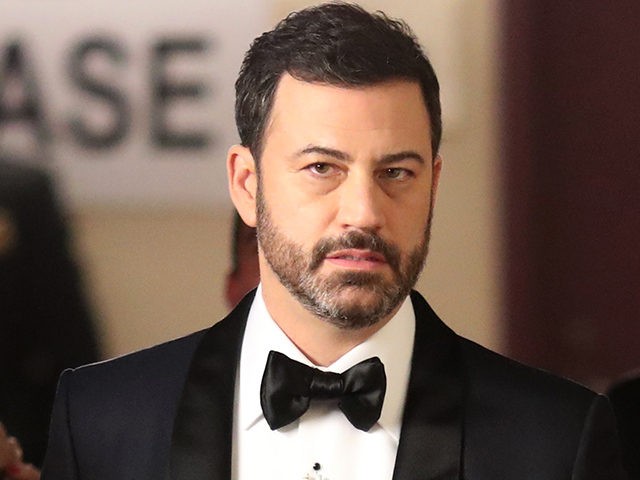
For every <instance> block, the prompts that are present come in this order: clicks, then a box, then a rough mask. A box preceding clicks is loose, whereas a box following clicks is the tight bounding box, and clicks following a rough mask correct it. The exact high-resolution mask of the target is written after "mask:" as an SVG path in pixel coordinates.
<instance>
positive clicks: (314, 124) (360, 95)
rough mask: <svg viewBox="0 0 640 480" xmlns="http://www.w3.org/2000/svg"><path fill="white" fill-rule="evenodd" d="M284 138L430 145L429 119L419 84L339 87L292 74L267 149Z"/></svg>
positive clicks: (281, 87) (279, 97) (279, 95)
mask: <svg viewBox="0 0 640 480" xmlns="http://www.w3.org/2000/svg"><path fill="white" fill-rule="evenodd" d="M282 134H285V135H286V136H287V138H289V139H290V140H292V141H299V142H305V141H308V142H312V143H316V142H320V143H324V142H326V141H329V143H332V141H334V140H336V138H326V139H325V138H322V137H323V135H326V136H327V137H332V136H333V137H341V140H347V139H352V140H353V141H357V140H359V139H361V140H365V139H366V137H367V136H369V138H370V137H371V135H375V136H377V135H378V134H379V135H380V141H387V142H388V141H393V140H394V139H395V140H396V141H397V142H399V143H402V142H404V141H406V140H408V139H411V141H412V142H415V141H424V143H425V144H427V143H429V144H430V137H431V135H430V120H429V114H428V111H427V108H426V105H425V102H424V97H423V95H422V90H421V88H420V85H419V83H418V82H417V81H410V80H404V79H394V80H389V81H385V82H381V83H376V84H373V85H366V86H336V85H327V84H322V83H311V82H305V81H301V80H297V79H295V78H294V77H292V76H291V75H289V74H284V75H283V76H282V78H281V79H280V81H279V83H278V87H277V89H276V93H275V97H274V102H273V107H272V111H271V115H270V119H269V123H268V125H267V128H266V131H265V143H267V144H268V143H269V140H270V138H271V137H273V136H278V135H282ZM362 136H364V137H362ZM421 143H422V142H421ZM429 148H430V147H429Z"/></svg>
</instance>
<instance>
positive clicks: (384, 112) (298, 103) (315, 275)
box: [257, 75, 440, 329]
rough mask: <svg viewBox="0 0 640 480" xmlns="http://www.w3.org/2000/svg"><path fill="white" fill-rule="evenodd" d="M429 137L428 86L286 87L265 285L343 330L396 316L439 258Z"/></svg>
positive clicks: (279, 95) (271, 187)
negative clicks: (431, 257)
mask: <svg viewBox="0 0 640 480" xmlns="http://www.w3.org/2000/svg"><path fill="white" fill-rule="evenodd" d="M429 132H430V128H429V116H428V113H427V110H426V107H425V106H424V101H423V97H422V93H421V91H420V87H419V85H418V84H417V83H414V82H409V81H400V80H398V81H393V82H386V83H382V84H378V85H374V86H367V87H361V88H343V87H335V86H328V85H321V84H313V83H308V82H302V81H298V80H295V79H294V78H293V77H291V76H289V75H284V76H283V78H282V79H281V81H280V84H279V86H278V89H277V91H276V96H275V101H274V105H273V110H272V114H271V118H270V122H269V125H268V126H267V129H266V132H265V141H264V150H263V154H262V157H261V160H260V162H261V167H260V177H259V180H258V192H257V223H258V241H259V244H260V249H261V255H262V256H263V257H264V260H265V261H266V263H267V264H268V266H269V268H268V269H266V270H267V271H266V272H262V281H263V282H265V283H268V282H279V283H280V284H281V285H282V286H284V287H285V288H286V289H287V290H288V291H289V293H290V294H291V295H292V296H293V297H294V298H296V299H297V300H298V301H299V302H300V303H301V304H302V305H303V306H305V308H306V309H307V310H309V311H311V312H312V313H313V314H315V315H317V316H318V317H320V318H323V319H325V320H327V321H329V322H331V323H333V324H334V325H336V326H338V327H340V328H350V329H356V328H362V327H367V326H370V325H373V324H375V323H377V322H378V321H380V320H381V319H384V318H388V317H389V316H390V315H391V314H392V313H394V312H395V310H396V309H397V307H398V306H399V305H400V303H401V302H402V300H403V299H404V298H405V297H406V295H407V294H408V293H409V291H410V289H411V288H412V287H413V285H414V284H415V282H416V280H417V278H418V275H419V274H420V271H421V270H422V266H423V263H424V259H425V257H426V253H427V248H428V240H429V228H430V219H431V211H432V202H433V196H434V186H435V184H436V183H437V177H438V174H439V171H440V160H439V158H438V159H437V160H436V161H435V162H432V152H431V139H430V133H429Z"/></svg>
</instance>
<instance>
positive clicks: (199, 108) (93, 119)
mask: <svg viewBox="0 0 640 480" xmlns="http://www.w3.org/2000/svg"><path fill="white" fill-rule="evenodd" d="M265 3H266V2H264V1H261V0H241V1H239V0H153V1H152V0H148V1H142V0H140V1H131V0H56V1H51V0H2V1H1V2H0V153H2V154H5V155H10V156H20V157H25V156H26V157H37V158H38V161H39V162H41V163H43V164H46V165H50V166H51V167H52V168H53V169H55V170H56V171H57V173H58V177H59V179H60V180H61V181H62V183H63V184H64V187H65V189H64V190H65V192H66V193H67V195H68V197H69V200H70V201H71V204H72V205H76V206H78V205H87V204H99V205H100V204H102V205H104V204H107V205H114V204H126V205H131V204H134V205H137V204H139V205H145V206H149V205H151V206H156V205H157V206H166V205H183V206H184V205H213V204H214V203H226V202H228V200H227V198H228V194H227V187H226V176H225V168H224V164H225V157H226V151H227V148H228V146H229V145H230V144H232V143H235V142H236V141H237V133H236V130H235V122H234V117H233V103H234V85H233V84H234V81H235V78H236V76H237V73H238V69H239V66H240V62H241V61H242V57H243V55H244V52H245V51H246V50H247V49H248V47H249V44H250V42H251V41H252V39H253V38H254V37H256V36H257V35H258V34H260V32H262V31H264V30H266V29H267V27H268V24H267V13H266V11H265V10H266V7H265Z"/></svg>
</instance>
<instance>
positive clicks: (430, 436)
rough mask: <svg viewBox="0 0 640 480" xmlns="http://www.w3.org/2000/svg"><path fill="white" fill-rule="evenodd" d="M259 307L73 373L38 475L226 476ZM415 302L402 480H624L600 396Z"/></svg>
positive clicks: (193, 479)
mask: <svg viewBox="0 0 640 480" xmlns="http://www.w3.org/2000/svg"><path fill="white" fill-rule="evenodd" d="M252 298H253V295H252V294H250V295H249V296H248V297H246V298H245V299H244V300H243V301H242V302H241V303H240V304H239V305H238V307H236V309H235V310H234V311H233V312H232V313H231V314H230V315H229V316H228V317H227V318H225V319H224V320H222V321H221V322H219V323H218V324H216V325H214V326H213V327H211V328H210V329H208V330H205V331H202V332H198V333H195V334H192V335H190V336H188V337H185V338H181V339H178V340H174V341H172V342H169V343H166V344H163V345H160V346H157V347H153V348H150V349H147V350H144V351H141V352H138V353H134V354H131V355H127V356H124V357H121V358H117V359H114V360H111V361H108V362H103V363H99V364H95V365H90V366H87V367H82V368H79V369H75V370H72V371H68V372H66V373H65V374H64V375H63V376H62V377H61V381H60V386H59V389H58V394H57V400H56V404H55V407H54V413H53V419H52V426H51V433H50V440H49V448H48V452H47V457H46V460H45V467H44V472H43V480H74V479H84V480H158V479H169V478H170V479H175V480H178V479H180V480H200V479H201V480H205V479H206V480H215V479H230V478H231V440H232V418H233V404H234V385H235V376H236V368H237V365H238V359H239V353H240V346H241V342H242V335H243V331H244V326H245V323H246V318H247V313H248V310H249V307H250V305H251V301H252ZM411 298H412V301H413V306H414V309H415V312H416V334H415V335H416V336H415V346H414V352H413V358H412V371H411V376H410V380H409V387H408V393H407V400H406V406H405V411H404V418H403V426H402V431H401V436H400V443H399V447H398V454H397V460H396V467H395V472H394V476H393V478H394V480H409V479H434V480H435V479H469V480H501V479H513V480H561V479H562V480H569V479H572V480H587V479H593V480H596V479H597V480H606V479H611V480H613V479H623V478H626V477H625V475H624V473H623V472H622V470H621V467H620V458H619V454H618V447H617V438H616V437H617V435H616V432H615V426H614V420H613V417H612V413H611V408H610V406H609V403H608V401H607V400H606V399H605V398H604V397H601V396H599V395H597V394H595V393H593V392H591V391H589V390H587V389H585V388H583V387H580V386H577V385H575V384H572V383H570V382H567V381H565V380H562V379H559V378H557V377H554V376H551V375H549V374H546V373H543V372H540V371H537V370H534V369H531V368H529V367H525V366H522V365H520V364H517V363H515V362H513V361H511V360H508V359H506V358H504V357H501V356H499V355H497V354H495V353H493V352H490V351H488V350H486V349H485V348H483V347H480V346H479V345H477V344H475V343H472V342H470V341H468V340H465V339H463V338H461V337H459V336H457V335H456V334H455V333H453V332H452V331H451V330H450V329H449V328H447V327H446V326H445V325H444V324H443V323H442V322H441V321H440V320H439V319H438V317H437V316H436V314H435V313H434V312H433V311H432V310H431V308H430V307H429V305H428V304H427V303H426V301H425V300H424V299H423V298H422V297H421V296H420V295H419V294H417V293H415V292H414V293H413V294H412V296H411ZM256 368H263V367H262V366H261V365H256ZM274 480H275V479H274ZM338 480H342V479H338Z"/></svg>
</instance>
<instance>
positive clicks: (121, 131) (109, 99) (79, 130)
mask: <svg viewBox="0 0 640 480" xmlns="http://www.w3.org/2000/svg"><path fill="white" fill-rule="evenodd" d="M93 55H104V56H107V57H108V58H109V59H110V60H111V61H112V62H114V63H117V64H120V63H123V62H124V61H125V55H124V53H123V51H122V49H121V48H119V46H118V45H117V44H116V43H115V42H114V41H111V40H109V39H106V38H93V39H88V40H86V41H84V42H82V43H80V44H79V45H78V47H77V48H76V49H75V50H74V52H73V54H72V55H71V64H70V73H71V78H72V79H73V82H74V83H75V84H76V85H77V86H78V88H80V89H81V90H84V91H85V92H87V93H89V94H90V95H92V96H94V97H98V98H100V99H102V100H103V101H104V102H105V103H106V104H107V105H108V106H109V107H110V108H111V110H112V111H113V121H112V122H111V126H110V127H107V128H105V129H103V131H95V130H96V129H95V128H94V129H93V131H92V129H91V128H89V127H88V126H87V125H86V122H85V121H83V120H82V119H81V118H80V116H79V115H75V116H74V118H73V119H72V120H71V133H72V134H73V136H74V137H75V139H76V141H77V142H78V143H79V144H80V145H82V146H84V147H87V148H111V147H114V146H116V145H117V144H118V143H120V142H122V140H123V139H124V137H125V136H126V135H127V133H128V131H129V127H130V121H129V118H130V116H129V107H128V105H127V100H126V98H125V96H124V95H123V93H122V92H120V91H119V90H117V89H116V88H114V87H112V86H110V85H108V84H106V83H105V82H104V81H100V79H98V78H95V76H92V74H91V72H90V69H89V68H88V67H89V65H88V62H89V61H90V60H91V57H92V56H93Z"/></svg>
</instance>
